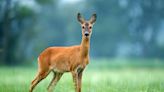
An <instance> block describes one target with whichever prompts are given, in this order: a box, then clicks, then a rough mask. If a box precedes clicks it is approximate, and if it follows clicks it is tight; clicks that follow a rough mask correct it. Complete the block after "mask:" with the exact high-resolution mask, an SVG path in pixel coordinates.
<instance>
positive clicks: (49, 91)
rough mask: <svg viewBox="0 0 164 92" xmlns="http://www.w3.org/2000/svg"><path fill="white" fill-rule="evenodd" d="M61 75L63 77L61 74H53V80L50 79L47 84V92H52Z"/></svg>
mask: <svg viewBox="0 0 164 92" xmlns="http://www.w3.org/2000/svg"><path fill="white" fill-rule="evenodd" d="M62 75H63V73H55V72H54V76H53V79H52V81H51V83H50V84H49V86H48V88H47V90H48V92H52V91H53V87H54V86H55V85H56V84H57V82H58V81H59V80H60V78H61V77H62Z"/></svg>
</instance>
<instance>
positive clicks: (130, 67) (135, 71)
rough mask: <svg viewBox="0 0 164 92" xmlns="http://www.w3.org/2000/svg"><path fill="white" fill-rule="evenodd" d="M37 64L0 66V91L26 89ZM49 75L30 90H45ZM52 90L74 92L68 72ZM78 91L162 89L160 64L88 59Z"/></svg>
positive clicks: (145, 91)
mask: <svg viewBox="0 0 164 92" xmlns="http://www.w3.org/2000/svg"><path fill="white" fill-rule="evenodd" d="M36 71H37V67H32V68H31V67H0V92H28V90H29V86H30V82H31V80H32V79H33V78H34V76H35V73H36ZM51 78H52V74H50V75H49V76H48V77H47V78H46V79H45V80H43V81H42V82H41V83H40V84H39V85H38V86H37V87H36V89H35V90H34V92H46V89H47V86H48V84H49V82H50V80H51ZM54 92H74V86H73V82H72V77H71V74H70V73H65V74H64V75H63V76H62V78H61V80H60V81H59V83H58V84H57V86H56V87H55V90H54ZM82 92H164V64H163V63H159V62H158V61H151V62H147V63H141V61H140V63H138V62H135V61H134V62H133V63H129V62H123V63H122V62H121V63H120V62H118V61H114V62H106V60H98V61H97V62H91V63H90V65H89V66H88V67H87V68H86V70H85V72H84V76H83V84H82Z"/></svg>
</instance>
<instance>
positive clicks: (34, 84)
mask: <svg viewBox="0 0 164 92" xmlns="http://www.w3.org/2000/svg"><path fill="white" fill-rule="evenodd" d="M48 74H49V71H47V72H39V74H38V75H37V76H36V78H35V79H34V80H33V81H32V82H31V86H30V91H29V92H32V91H33V89H34V88H35V86H36V85H37V84H38V83H39V82H40V81H41V80H43V79H44V78H46V77H47V75H48Z"/></svg>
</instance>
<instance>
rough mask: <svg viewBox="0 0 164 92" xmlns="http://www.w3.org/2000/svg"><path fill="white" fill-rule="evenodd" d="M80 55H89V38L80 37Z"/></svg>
mask: <svg viewBox="0 0 164 92" xmlns="http://www.w3.org/2000/svg"><path fill="white" fill-rule="evenodd" d="M80 46H81V51H80V53H81V56H82V57H87V56H88V55H89V48H90V38H89V37H88V38H86V37H82V41H81V45H80Z"/></svg>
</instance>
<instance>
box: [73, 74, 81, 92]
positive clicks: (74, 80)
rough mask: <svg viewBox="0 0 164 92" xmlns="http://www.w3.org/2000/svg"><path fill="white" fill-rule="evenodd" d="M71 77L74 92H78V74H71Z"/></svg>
mask: <svg viewBox="0 0 164 92" xmlns="http://www.w3.org/2000/svg"><path fill="white" fill-rule="evenodd" d="M72 76H73V82H74V85H75V92H79V87H78V73H77V72H72Z"/></svg>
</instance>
